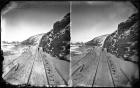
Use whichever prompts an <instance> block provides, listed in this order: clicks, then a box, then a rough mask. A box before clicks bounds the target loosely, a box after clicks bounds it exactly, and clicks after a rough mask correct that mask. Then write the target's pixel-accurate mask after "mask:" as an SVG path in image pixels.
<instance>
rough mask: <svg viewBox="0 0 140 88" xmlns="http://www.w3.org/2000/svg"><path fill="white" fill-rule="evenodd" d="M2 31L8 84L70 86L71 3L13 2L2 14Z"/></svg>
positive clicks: (4, 78)
mask: <svg viewBox="0 0 140 88" xmlns="http://www.w3.org/2000/svg"><path fill="white" fill-rule="evenodd" d="M1 29H2V30H1V50H2V52H3V58H4V60H3V62H2V71H3V73H2V78H3V80H4V81H5V82H6V83H9V84H12V85H29V86H41V87H42V86H44V87H55V86H58V87H59V86H68V83H69V79H70V69H69V68H70V2H56V1H55V2H48V1H45V2H43V1H38V2H36V1H16V2H9V3H8V4H6V5H5V6H4V7H3V9H2V12H1Z"/></svg>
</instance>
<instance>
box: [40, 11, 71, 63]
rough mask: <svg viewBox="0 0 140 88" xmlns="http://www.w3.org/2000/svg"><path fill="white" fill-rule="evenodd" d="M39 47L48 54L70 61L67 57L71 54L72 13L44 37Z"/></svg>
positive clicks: (56, 23)
mask: <svg viewBox="0 0 140 88" xmlns="http://www.w3.org/2000/svg"><path fill="white" fill-rule="evenodd" d="M39 46H40V47H42V48H43V51H45V52H46V53H49V54H51V55H52V56H54V57H58V58H59V59H61V60H66V61H69V60H68V58H67V56H68V55H69V52H70V13H68V14H66V15H65V16H64V18H63V19H62V20H61V21H57V22H55V23H54V25H53V29H52V30H51V31H49V32H48V33H46V34H44V35H43V36H42V39H41V41H40V44H39Z"/></svg>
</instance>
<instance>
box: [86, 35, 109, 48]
mask: <svg viewBox="0 0 140 88" xmlns="http://www.w3.org/2000/svg"><path fill="white" fill-rule="evenodd" d="M107 36H108V34H106V35H101V36H98V37H95V38H94V39H92V40H90V41H88V42H86V43H85V45H88V46H102V45H103V43H104V40H105V38H106V37H107Z"/></svg>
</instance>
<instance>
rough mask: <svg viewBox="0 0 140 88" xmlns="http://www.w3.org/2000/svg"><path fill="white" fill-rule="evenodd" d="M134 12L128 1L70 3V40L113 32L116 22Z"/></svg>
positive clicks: (86, 38) (86, 39) (81, 39)
mask: <svg viewBox="0 0 140 88" xmlns="http://www.w3.org/2000/svg"><path fill="white" fill-rule="evenodd" d="M134 12H136V8H135V7H134V6H133V5H132V4H131V3H129V2H110V1H87V2H73V3H72V13H71V19H72V27H71V31H72V32H71V40H72V42H78V41H80V42H87V41H89V40H92V39H93V38H94V37H97V36H100V35H104V34H109V33H112V32H114V31H115V30H116V29H117V27H118V24H119V23H120V22H123V21H125V20H127V19H128V17H129V16H131V14H133V13H134Z"/></svg>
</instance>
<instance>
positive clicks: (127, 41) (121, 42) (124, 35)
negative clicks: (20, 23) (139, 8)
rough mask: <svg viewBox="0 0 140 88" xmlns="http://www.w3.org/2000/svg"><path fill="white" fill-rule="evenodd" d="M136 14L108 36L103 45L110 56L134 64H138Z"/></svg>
mask: <svg viewBox="0 0 140 88" xmlns="http://www.w3.org/2000/svg"><path fill="white" fill-rule="evenodd" d="M138 17H139V16H138V12H137V13H134V14H132V16H130V17H129V18H128V20H126V21H125V22H122V23H120V24H119V25H118V29H117V30H116V31H115V32H113V33H112V34H110V35H109V36H108V37H107V38H106V40H105V43H104V45H103V47H104V48H107V51H108V52H110V53H111V54H113V55H115V56H117V57H121V58H123V59H124V60H128V61H131V62H134V63H137V62H138V31H139V18H138Z"/></svg>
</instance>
